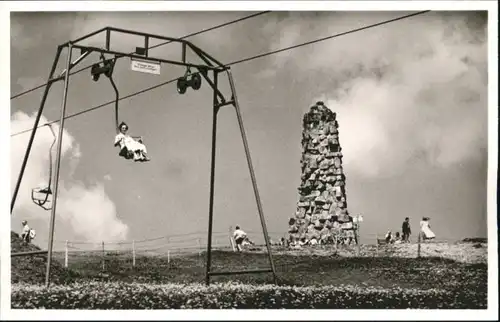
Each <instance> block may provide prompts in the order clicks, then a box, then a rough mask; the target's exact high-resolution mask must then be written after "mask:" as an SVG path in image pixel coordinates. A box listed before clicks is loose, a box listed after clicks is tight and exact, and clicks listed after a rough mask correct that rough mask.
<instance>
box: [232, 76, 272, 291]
mask: <svg viewBox="0 0 500 322" xmlns="http://www.w3.org/2000/svg"><path fill="white" fill-rule="evenodd" d="M226 72H227V75H228V78H229V85H230V87H231V93H232V97H233V106H234V108H235V110H236V116H237V118H238V124H239V126H240V132H241V139H242V140H243V147H244V148H245V155H246V158H247V163H248V169H249V170H250V178H251V179H252V186H253V191H254V194H255V201H256V202H257V210H258V212H259V217H260V223H261V225H262V231H263V233H264V240H265V241H266V247H267V254H268V256H269V264H270V265H271V270H272V271H273V278H274V283H275V284H276V283H277V278H276V269H275V267H274V261H273V255H272V252H271V245H270V243H269V235H268V232H267V227H266V221H265V219H264V213H263V210H262V204H261V201H260V196H259V190H258V188H257V180H256V179H255V173H254V169H253V165H252V159H251V157H250V149H249V148H248V142H247V137H246V134H245V129H244V127H243V118H242V116H241V111H240V106H239V104H238V97H237V96H236V87H235V85H234V80H233V75H232V74H231V70H230V69H229V68H228V69H226Z"/></svg>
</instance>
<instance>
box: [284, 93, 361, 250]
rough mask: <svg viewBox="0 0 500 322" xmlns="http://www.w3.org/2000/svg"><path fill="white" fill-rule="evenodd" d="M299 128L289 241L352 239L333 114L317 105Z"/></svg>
mask: <svg viewBox="0 0 500 322" xmlns="http://www.w3.org/2000/svg"><path fill="white" fill-rule="evenodd" d="M302 126H303V132H302V148H303V152H302V159H301V160H300V164H301V169H302V176H301V183H300V186H299V188H298V190H299V200H298V203H297V211H296V213H295V216H294V217H292V218H290V219H289V222H288V224H289V230H288V235H289V236H288V237H289V241H291V242H292V243H293V242H294V241H295V242H300V241H311V240H313V239H315V240H316V242H320V243H331V242H333V241H334V240H337V241H338V238H336V237H352V238H354V237H355V236H354V232H353V231H352V228H353V224H352V218H351V217H350V216H349V215H348V211H347V199H346V194H345V175H344V171H343V169H342V148H341V147H340V143H339V131H338V129H339V125H338V122H337V120H336V113H334V112H332V111H331V110H330V109H329V108H328V107H326V106H325V105H324V104H323V102H321V101H320V102H317V103H316V105H314V106H312V107H311V109H310V111H309V112H307V113H306V114H305V115H304V118H303V124H302ZM351 231H352V233H351Z"/></svg>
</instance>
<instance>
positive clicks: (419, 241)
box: [417, 231, 422, 258]
mask: <svg viewBox="0 0 500 322" xmlns="http://www.w3.org/2000/svg"><path fill="white" fill-rule="evenodd" d="M421 236H422V232H420V231H419V232H418V240H417V243H418V245H417V258H420V247H421V238H422V237H421Z"/></svg>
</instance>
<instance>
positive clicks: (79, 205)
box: [11, 112, 128, 241]
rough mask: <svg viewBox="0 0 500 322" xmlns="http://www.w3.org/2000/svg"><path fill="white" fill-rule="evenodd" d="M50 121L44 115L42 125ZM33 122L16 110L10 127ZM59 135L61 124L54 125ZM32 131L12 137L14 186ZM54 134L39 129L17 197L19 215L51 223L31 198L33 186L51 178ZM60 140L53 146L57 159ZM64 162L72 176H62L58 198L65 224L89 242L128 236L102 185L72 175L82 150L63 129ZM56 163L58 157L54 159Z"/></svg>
mask: <svg viewBox="0 0 500 322" xmlns="http://www.w3.org/2000/svg"><path fill="white" fill-rule="evenodd" d="M46 122H47V119H46V118H45V117H43V116H42V118H41V120H40V124H44V123H46ZM33 123H34V115H32V116H29V115H27V114H25V113H23V112H16V113H15V114H14V115H13V116H12V119H11V130H12V132H14V133H15V132H17V131H20V130H24V129H26V128H30V127H31V126H33ZM53 128H54V132H55V133H56V135H57V134H58V133H59V126H58V125H57V124H53ZM28 139H29V134H28V133H26V134H22V135H18V136H14V137H11V164H12V169H11V187H12V188H14V187H15V184H16V181H17V178H18V175H19V170H20V165H21V163H22V159H23V158H24V153H25V151H26V146H27V143H28ZM53 140H54V137H53V135H52V133H51V131H50V129H49V127H47V126H44V127H42V128H40V129H38V131H37V134H36V136H35V140H34V142H33V147H32V150H31V153H30V158H29V161H28V165H27V167H26V170H25V173H24V177H23V182H22V184H21V188H20V190H19V194H18V197H17V200H16V209H15V213H14V217H15V216H16V215H22V216H24V218H33V219H40V220H45V221H47V222H48V219H49V217H50V216H48V215H47V212H46V211H44V210H43V209H41V208H39V207H37V206H36V205H35V204H33V202H32V200H31V189H32V188H34V187H45V186H46V185H47V184H48V180H49V164H50V161H49V149H50V146H51V144H52V143H53ZM56 148H57V143H56V144H55V145H54V148H53V156H54V158H55V154H56ZM61 153H62V158H61V164H62V167H64V162H65V161H67V162H69V166H70V171H69V173H70V175H69V176H64V177H63V176H62V175H61V178H60V181H59V195H58V201H57V217H58V219H59V220H61V221H62V222H63V223H64V224H65V225H67V226H69V227H70V228H71V230H72V231H73V232H74V234H75V235H78V236H80V238H84V239H85V240H87V241H110V240H121V239H125V238H126V236H127V233H128V227H127V225H126V224H124V223H123V222H122V221H121V220H120V219H119V218H118V217H117V214H116V208H115V205H114V203H113V201H112V200H110V199H109V197H108V196H107V195H106V192H105V191H104V188H103V187H102V185H101V184H96V185H94V186H90V187H87V186H85V185H83V184H82V183H80V182H77V181H75V180H74V179H73V178H72V176H71V175H72V173H73V171H74V168H75V167H76V166H77V164H78V160H79V158H80V157H81V155H82V153H81V151H80V148H79V145H78V144H77V143H76V141H75V139H74V138H73V137H72V136H71V134H69V133H68V132H67V131H66V130H64V135H63V141H62V150H61ZM54 162H55V160H54Z"/></svg>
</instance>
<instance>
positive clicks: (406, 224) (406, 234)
mask: <svg viewBox="0 0 500 322" xmlns="http://www.w3.org/2000/svg"><path fill="white" fill-rule="evenodd" d="M402 231H403V242H405V243H409V242H410V235H411V227H410V218H408V217H406V218H405V221H403V227H402Z"/></svg>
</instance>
